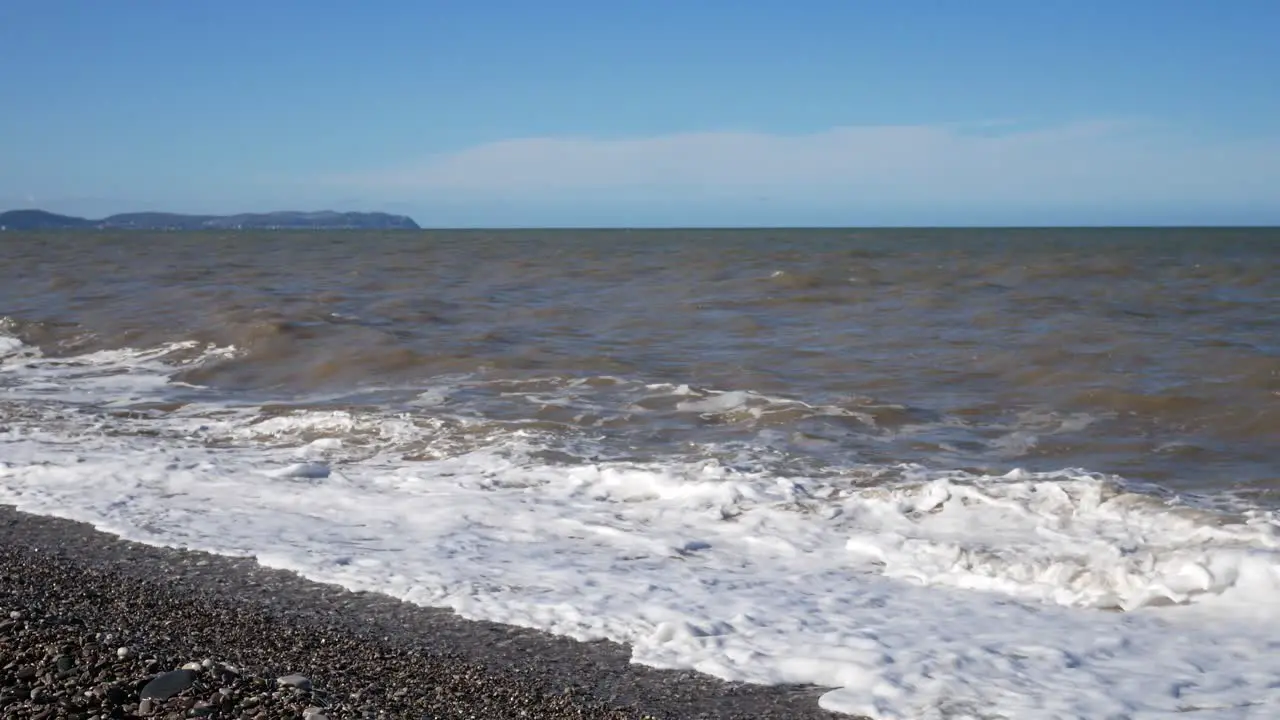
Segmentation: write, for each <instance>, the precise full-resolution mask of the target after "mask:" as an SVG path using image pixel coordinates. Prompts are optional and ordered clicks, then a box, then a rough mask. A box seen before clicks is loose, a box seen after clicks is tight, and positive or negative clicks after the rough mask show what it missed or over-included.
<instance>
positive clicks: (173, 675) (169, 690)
mask: <svg viewBox="0 0 1280 720" xmlns="http://www.w3.org/2000/svg"><path fill="white" fill-rule="evenodd" d="M195 681H196V674H195V673H194V672H192V671H190V670H171V671H169V672H167V673H160V674H159V675H157V676H155V677H154V678H152V679H151V681H150V682H148V683H147V684H146V685H144V686H143V687H142V697H144V698H155V699H156V700H168V699H169V698H171V697H173V696H174V695H177V694H178V693H180V692H182V691H183V690H186V689H187V688H189V687H191V685H192V684H193V683H195Z"/></svg>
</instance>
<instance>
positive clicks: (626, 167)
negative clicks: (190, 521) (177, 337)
mask: <svg viewBox="0 0 1280 720" xmlns="http://www.w3.org/2000/svg"><path fill="white" fill-rule="evenodd" d="M1277 27H1280V2H1276V0H1225V1H1223V2H1211V1H1210V0H1198V1H1194V2H1193V1H1191V0H1163V1H1157V0H1127V1H1124V0H1045V1H1044V2H1028V1H1027V0H1019V1H1012V0H1010V1H1004V0H999V1H997V0H968V1H966V2H957V1H955V0H933V1H931V2H926V1H924V0H915V1H913V0H898V1H897V2H892V3H890V2H871V1H866V2H862V1H859V0H791V1H790V2H783V1H780V0H757V1H755V2H752V1H750V0H748V1H745V2H744V1H742V0H739V1H737V2H728V1H725V0H685V1H684V2H674V1H669V0H647V1H645V2H632V1H628V0H615V1H614V2H600V3H595V2H586V1H585V0H583V1H578V0H574V1H558V0H537V1H535V0H522V1H520V2H517V1H516V0H505V1H497V0H468V1H467V2H462V1H461V0H454V1H452V2H432V1H420V2H414V1H412V0H396V1H391V0H383V1H378V0H368V1H366V2H360V3H355V2H333V1H331V0H309V1H306V2H303V1H301V0H272V1H271V2H261V1H258V2H252V3H251V2H247V1H241V0H224V1H223V2H198V3H197V2H185V3H184V2H174V1H173V0H130V1H129V2H102V1H101V0H0V78H2V79H3V81H2V82H0V96H2V97H3V98H4V100H3V106H4V110H3V111H0V207H18V206H31V205H34V206H39V207H44V208H47V209H52V210H56V211H61V212H70V213H76V214H83V215H91V216H99V215H103V214H107V213H111V212H119V211H128V210H137V209H169V210H176V211H185V212H235V211H242V210H268V209H281V208H294V209H319V208H326V207H327V208H335V209H363V210H390V211H396V212H406V213H409V214H410V215H412V216H414V217H415V218H416V219H417V220H418V221H419V222H420V223H422V224H424V225H436V226H513V225H514V226H521V225H555V226H571V225H597V226H599V225H613V226H617V225H814V224H816V225H886V224H887V225H939V224H941V225H952V224H958V225H974V224H977V225H984V224H997V225H999V224H1006V225H1007V224H1013V225H1018V224H1179V223H1191V224H1216V223H1225V224H1280V81H1278V80H1277V78H1280V43H1277V42H1276V40H1275V31H1276V28H1277Z"/></svg>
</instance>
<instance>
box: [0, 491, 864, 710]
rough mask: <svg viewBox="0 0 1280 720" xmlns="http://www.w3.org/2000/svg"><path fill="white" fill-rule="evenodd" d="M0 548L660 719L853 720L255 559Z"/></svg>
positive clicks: (812, 704) (131, 546) (68, 544)
mask: <svg viewBox="0 0 1280 720" xmlns="http://www.w3.org/2000/svg"><path fill="white" fill-rule="evenodd" d="M0 547H4V548H5V550H6V552H8V553H10V554H15V555H16V554H29V555H32V556H34V557H36V558H38V559H39V561H42V562H59V563H67V564H71V565H75V566H77V567H92V568H94V569H95V570H100V571H110V572H114V573H120V574H123V575H125V576H127V577H131V578H135V579H138V580H144V581H150V582H160V583H164V584H165V585H167V586H169V587H171V588H173V589H174V590H177V591H181V592H185V593H190V594H191V595H193V596H201V597H203V598H206V599H215V600H217V601H220V602H222V603H225V604H227V605H229V606H231V607H232V608H250V607H252V608H255V609H262V610H266V611H268V612H270V613H272V614H274V615H276V616H277V617H280V618H281V619H283V620H285V621H286V622H288V623H290V624H291V625H296V626H297V627H298V628H299V629H301V630H304V631H305V629H306V628H307V627H308V626H309V625H310V624H313V623H334V622H337V623H339V624H342V625H344V626H346V627H347V628H349V629H350V630H352V631H355V632H357V633H361V634H365V635H367V636H368V637H370V638H374V639H380V640H381V641H382V642H385V643H386V644H387V646H388V647H397V648H409V649H413V650H415V651H418V652H422V653H429V654H438V655H447V656H453V657H457V658H458V659H460V660H465V661H470V662H474V663H477V664H480V665H483V666H485V667H486V668H488V669H489V670H490V671H492V672H494V673H496V674H499V675H507V674H510V675H516V674H519V676H520V678H521V680H523V681H526V682H527V681H530V680H533V681H534V682H537V683H539V684H541V685H543V686H545V688H546V689H547V690H549V691H551V692H563V691H564V690H565V689H566V688H573V689H574V690H575V691H576V692H578V693H580V694H581V695H583V696H585V697H587V698H589V699H591V700H594V701H598V702H601V703H605V704H608V705H613V706H623V707H633V708H638V709H643V710H644V711H646V712H649V713H652V714H656V715H658V716H659V717H665V718H673V719H674V718H702V719H705V720H718V719H721V718H723V719H726V720H727V719H728V718H761V719H762V720H768V719H770V718H777V719H782V718H790V719H794V720H810V719H812V720H827V719H835V718H844V719H845V720H847V719H848V718H849V716H847V715H837V714H834V713H829V712H826V711H824V710H821V709H819V707H818V703H817V697H818V696H819V695H821V694H822V692H824V689H821V688H810V687H796V686H761V685H748V684H743V683H727V682H723V681H720V680H717V679H715V678H712V677H710V676H707V675H702V674H700V673H696V672H692V671H676V670H657V669H654V668H649V667H645V666H641V665H634V664H632V663H631V662H630V658H631V653H630V649H629V648H627V647H625V646H623V645H619V644H617V643H612V642H608V641H596V642H587V643H583V642H578V641H575V640H572V639H569V638H565V637H560V636H555V635H549V634H546V633H542V632H538V631H535V630H530V629H526V628H520V627H515V626H510V625H500V624H497V623H491V622H484V621H472V620H466V619H463V618H461V617H459V616H458V615H456V614H454V613H453V612H452V611H449V610H443V609H438V608H427V607H421V606H417V605H412V604H409V603H405V602H402V601H399V600H396V599H394V598H391V597H390V596H386V595H380V594H376V593H353V592H350V591H348V590H344V589H342V588H340V587H338V586H335V585H327V584H323V583H317V582H313V581H310V580H306V579H304V578H302V577H301V576H299V575H297V574H295V573H292V572H289V571H285V570H275V569H269V568H264V567H262V566H261V565H259V564H258V563H257V562H255V561H253V560H251V559H246V558H234V557H228V556H221V555H211V554H209V553H204V552H198V551H187V550H175V549H171V548H161V547H155V546H151V545H144V544H142V543H137V542H132V541H129V540H122V539H120V538H118V537H116V536H114V535H111V534H108V533H104V532H101V531H99V530H96V529H94V528H93V527H91V526H90V525H88V524H86V523H81V522H76V521H72V520H65V519H62V518H55V517H50V516H45V515H33V514H30V513H27V512H23V511H21V510H18V509H16V508H14V507H12V506H9V505H0ZM0 582H3V579H0Z"/></svg>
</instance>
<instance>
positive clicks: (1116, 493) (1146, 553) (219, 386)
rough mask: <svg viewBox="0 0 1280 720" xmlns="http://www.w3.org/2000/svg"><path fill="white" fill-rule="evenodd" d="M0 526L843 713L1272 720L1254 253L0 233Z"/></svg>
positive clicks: (1218, 232) (743, 241) (1263, 353)
mask: <svg viewBox="0 0 1280 720" xmlns="http://www.w3.org/2000/svg"><path fill="white" fill-rule="evenodd" d="M0 503H3V504H8V505H13V506H16V507H18V508H20V509H22V510H24V511H28V512H31V513H37V514H44V515H51V516H58V517H63V518H71V519H74V520H79V521H83V522H86V523H90V524H92V525H93V526H95V527H97V528H99V529H101V530H103V531H105V532H107V533H111V534H114V535H118V536H120V537H123V538H127V539H130V540H134V541H139V542H143V543H149V544H153V545H159V546H168V547H182V548H191V549H198V550H203V551H208V552H212V553H219V554H224V555H233V556H244V557H253V558H256V559H257V561H258V562H259V563H261V564H262V565H264V566H269V567H274V568H284V569H288V570H291V571H294V572H296V573H298V574H300V575H302V576H304V577H306V578H310V579H313V580H316V581H320V582H324V583H334V584H337V585H340V586H343V587H346V588H350V589H352V590H358V591H372V592H377V593H384V594H386V595H390V596H393V597H396V598H400V599H403V600H404V601H407V602H410V603H416V604H419V605H424V606H432V607H441V608H451V609H452V610H453V611H455V612H457V613H458V614H460V615H461V616H463V617H466V618H474V619H484V620H491V621H497V622H500V623H506V624H511V625H518V626H525V627H530V628H537V629H540V630H544V631H546V632H548V633H554V634H557V635H562V636H569V637H572V638H578V639H581V640H596V639H609V640H613V641H617V642H620V643H626V644H627V645H628V646H630V647H631V648H632V653H633V659H634V662H636V663H642V664H644V665H650V666H656V667H661V668H682V669H693V670H696V671H699V672H702V673H706V674H710V675H712V676H715V677H719V678H723V679H725V680H728V681H735V682H746V683H757V684H779V685H781V684H794V683H811V684H815V685H818V686H821V687H823V688H829V690H827V691H826V692H824V693H823V694H822V695H821V699H820V700H819V702H820V704H821V705H822V707H825V708H828V709H830V710H833V711H836V712H839V713H847V714H850V715H865V716H867V717H870V718H874V719H875V720H934V719H937V720H942V719H947V720H958V719H961V718H964V719H971V718H986V719H995V718H1005V719H1008V720H1021V719H1024V718H1029V719H1033V720H1039V719H1042V718H1052V719H1058V718H1081V719H1088V720H1101V719H1104V718H1105V719H1112V720H1118V719H1120V718H1126V719H1133V720H1138V719H1148V718H1174V717H1177V718H1182V717H1192V718H1228V719H1234V718H1274V717H1280V230H1277V229H1247V228H1239V229H1213V228H1185V229H1176V228H1151V229H991V230H982V229H955V230H949V229H948V230H928V229H923V230H911V229H892V230H862V229H829V230H825V229H812V230H785V229H776V230H775V229H768V230H632V231H624V230H541V231H491V232H490V231H457V232H454V231H428V232H409V231H395V232H381V233H380V232H358V231H347V232H314V233H292V232H228V233H190V232H178V233H160V232H157V233H124V232H92V231H90V232H83V231H81V232H69V233H58V232H47V233H15V232H7V233H0Z"/></svg>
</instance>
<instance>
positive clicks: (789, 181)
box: [324, 121, 1280, 205]
mask: <svg viewBox="0 0 1280 720" xmlns="http://www.w3.org/2000/svg"><path fill="white" fill-rule="evenodd" d="M324 184H326V185H330V186H337V187H343V188H348V189H359V190H361V191H373V192H377V193H379V194H381V195H384V196H393V197H390V198H389V199H400V198H412V197H421V196H422V195H423V194H427V193H429V194H431V195H432V196H433V197H436V198H445V199H466V200H493V201H516V202H537V201H541V200H546V201H558V200H562V199H565V198H569V197H574V196H578V195H579V194H582V193H586V194H588V195H589V196H590V197H592V198H605V199H613V200H619V199H620V200H625V199H628V198H637V197H643V198H646V199H671V200H682V199H688V200H697V199H701V198H715V199H733V198H739V197H740V198H744V199H747V198H754V197H762V196H767V197H770V198H773V199H779V200H786V199H788V198H806V199H807V200H810V201H812V200H814V199H815V198H816V199H822V198H829V199H831V200H836V199H839V198H849V197H856V198H857V199H858V200H859V201H860V202H886V203H894V204H898V205H902V204H917V203H920V204H924V203H944V204H953V203H990V204H1028V203H1033V204H1040V205H1060V204H1068V205H1069V204H1080V203H1105V204H1109V205H1114V204H1118V203H1176V202H1183V201H1186V202H1197V203H1210V204H1212V203H1232V204H1248V203H1266V204H1272V205H1274V204H1276V203H1277V198H1280V140H1278V139H1277V138H1262V139H1251V140H1240V141H1230V142H1229V141H1211V140H1204V139H1200V138H1196V137H1192V136H1187V135H1180V134H1177V133H1174V132H1171V131H1169V130H1166V129H1162V128H1160V127H1158V126H1154V125H1151V124H1146V123H1140V122H1122V121H1092V122H1078V123H1068V124H1059V125H1055V126H1050V127H1041V128H1035V129H1018V128H1017V126H1016V125H1010V124H1008V123H991V124H985V125H980V126H971V127H968V128H965V127H957V126H929V125H904V126H862V127H839V128H832V129H830V130H827V131H824V132H818V133H812V134H805V135H774V134H766V133H754V132H702V133H684V134H675V135H665V136H657V137H643V138H623V139H600V138H581V137H546V138H524V139H512V140H501V141H497V142H491V143H486V144H483V145H478V146H474V147H470V148H467V149H463V150H461V151H458V152H454V153H449V154H443V155H437V156H434V157H429V158H427V159H425V160H424V161H422V162H419V163H416V164H412V165H409V166H407V167H400V168H390V169H385V170H382V171H375V172H367V173H358V174H351V175H345V176H341V177H331V178H326V179H325V182H324Z"/></svg>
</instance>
